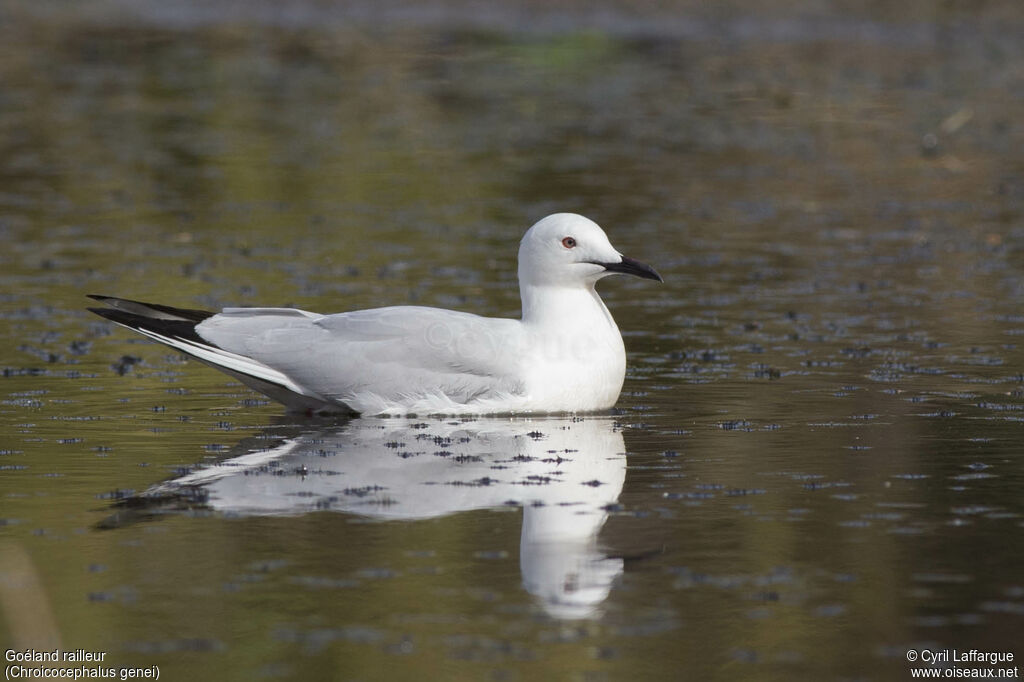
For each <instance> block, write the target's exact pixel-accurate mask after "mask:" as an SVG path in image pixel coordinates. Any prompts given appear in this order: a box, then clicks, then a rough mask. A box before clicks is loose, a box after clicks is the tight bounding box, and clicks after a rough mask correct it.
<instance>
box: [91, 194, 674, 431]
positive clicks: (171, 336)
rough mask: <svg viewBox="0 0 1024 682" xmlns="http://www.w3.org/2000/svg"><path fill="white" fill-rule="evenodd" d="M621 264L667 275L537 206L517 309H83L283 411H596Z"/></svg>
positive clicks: (603, 389)
mask: <svg viewBox="0 0 1024 682" xmlns="http://www.w3.org/2000/svg"><path fill="white" fill-rule="evenodd" d="M616 273H624V274H630V275H636V276H638V277H644V278H646V279H653V280H657V281H659V282H660V281H662V280H661V276H659V275H658V273H657V272H655V271H654V269H653V268H651V267H650V266H648V265H644V264H643V263H640V262H638V261H635V260H633V259H632V258H627V257H625V256H623V255H622V254H621V253H619V252H618V251H616V250H615V248H614V247H612V245H611V243H610V242H609V241H608V237H607V236H606V235H605V233H604V231H603V230H602V229H601V228H600V227H599V226H598V225H597V224H596V223H594V222H593V221H591V220H588V219H587V218H584V217H583V216H579V215H575V214H572V213H556V214H555V215H550V216H548V217H547V218H544V219H543V220H541V221H540V222H538V223H537V224H535V225H534V226H533V227H531V228H530V229H529V230H528V231H527V232H526V235H525V236H523V239H522V242H520V245H519V292H520V297H521V298H522V305H523V314H522V319H519V320H513V319H501V318H491V317H480V316H479V315H472V314H470V313H463V312H456V311H453V310H443V309H440V308H427V307H421V306H392V307H388V308H374V309H371V310H355V311H352V312H347V313H337V314H334V315H320V314H318V313H311V312H306V311H304V310H296V309H293V308H225V309H224V310H222V311H221V312H219V313H212V312H208V311H205V310H189V309H182V308H172V307H169V306H165V305H158V304H151V303H141V302H138V301H130V300H127V299H121V298H113V297H109V296H91V298H94V299H96V300H98V301H102V302H103V303H106V304H107V305H109V306H111V307H110V308H90V310H91V311H93V312H94V313H97V314H98V315H102V316H103V317H105V318H107V319H109V320H112V321H114V322H116V323H118V324H121V325H123V326H125V327H128V328H129V329H134V330H135V331H137V332H140V333H142V334H145V335H146V336H148V337H150V338H152V339H155V340H157V341H160V342H161V343H165V344H167V345H168V346H171V347H172V348H175V349H177V350H179V351H182V352H183V353H187V354H188V355H191V356H193V357H195V358H197V359H198V360H201V361H203V362H205V363H206V364H208V365H211V366H213V367H216V368H217V369H219V370H221V371H222V372H225V373H227V374H229V375H231V376H232V377H234V378H236V379H238V380H239V381H241V382H242V383H243V384H245V385H246V386H249V387H250V388H253V389H255V390H257V391H259V392H261V393H263V394H265V395H267V396H269V397H271V398H273V399H274V400H277V401H279V402H281V403H284V404H285V405H286V406H287V407H288V408H289V409H290V410H296V411H313V412H349V413H357V414H364V415H380V414H392V415H406V414H505V413H513V414H515V413H517V414H535V413H559V412H563V413H564V412H569V413H571V412H591V411H596V410H603V409H607V408H609V407H611V406H612V405H614V404H615V401H616V400H617V399H618V397H619V391H621V390H622V381H623V378H624V377H625V373H626V351H625V348H624V347H623V344H622V335H621V334H620V333H619V328H618V326H616V324H615V320H613V319H612V316H611V313H609V312H608V309H607V308H606V307H605V305H604V302H603V301H602V300H601V297H600V296H598V294H597V292H596V291H595V290H594V285H595V284H596V283H597V281H598V280H599V279H601V278H602V277H605V276H607V275H611V274H616Z"/></svg>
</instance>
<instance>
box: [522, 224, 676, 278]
mask: <svg viewBox="0 0 1024 682" xmlns="http://www.w3.org/2000/svg"><path fill="white" fill-rule="evenodd" d="M614 274H627V275H636V276H637V277H643V278H645V279H654V280H657V281H659V282H661V281H662V279H661V276H660V275H659V274H658V273H657V272H655V271H654V268H652V267H651V266H649V265H645V264H643V263H641V262H639V261H635V260H633V259H632V258H627V257H626V256H623V255H622V254H621V253H619V252H618V251H616V250H615V247H613V246H612V244H611V242H609V241H608V235H606V234H605V233H604V230H602V229H601V227H600V226H599V225H598V224H597V223H595V222H594V221H592V220H589V219H587V218H584V217H583V216H581V215H576V214H575V213H555V214H554V215H549V216H548V217H547V218H544V219H542V220H540V221H539V222H537V224H535V225H534V226H533V227H531V228H530V229H529V230H527V232H526V234H525V235H524V236H523V240H522V241H521V242H520V243H519V282H520V284H529V285H534V286H573V285H577V286H578V285H583V284H590V285H593V283H594V282H596V281H597V280H599V279H601V278H602V277H605V276H607V275H614Z"/></svg>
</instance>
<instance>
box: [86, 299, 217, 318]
mask: <svg viewBox="0 0 1024 682" xmlns="http://www.w3.org/2000/svg"><path fill="white" fill-rule="evenodd" d="M86 296H87V297H88V298H91V299H93V300H94V301H99V302H100V303H105V304H107V305H108V306H110V307H111V308H112V309H114V310H119V311H123V312H125V313H129V314H131V315H134V316H138V317H143V318H152V319H156V320H179V321H186V322H193V323H198V322H202V321H203V320H205V319H207V318H208V317H212V316H213V315H215V314H216V313H212V312H210V311H209V310H196V309H193V308H175V307H173V306H169V305H163V304H161V303H146V302H145V301H134V300H132V299H130V298H118V297H116V296H103V295H100V294H86ZM89 310H92V311H93V312H94V313H96V314H97V315H103V313H100V312H99V311H97V310H95V309H93V308H90V309H89ZM103 316H104V317H107V318H108V319H113V318H110V316H109V315H103Z"/></svg>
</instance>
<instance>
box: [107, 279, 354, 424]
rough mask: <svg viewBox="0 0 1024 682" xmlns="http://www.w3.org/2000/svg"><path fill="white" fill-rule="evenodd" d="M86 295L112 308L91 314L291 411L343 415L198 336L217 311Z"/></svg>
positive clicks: (277, 375)
mask: <svg viewBox="0 0 1024 682" xmlns="http://www.w3.org/2000/svg"><path fill="white" fill-rule="evenodd" d="M88 296H89V298H91V299H93V300H96V301H100V302H101V303H106V304H107V305H108V306H110V307H109V308H89V311H90V312H94V313H96V314H97V315H99V316H100V317H104V318H106V319H108V320H110V321H111V322H116V323H117V324H119V325H121V326H123V327H127V328H128V329H131V330H132V331H136V332H139V333H140V334H143V335H145V336H148V337H149V338H151V339H153V340H154V341H159V342H160V343H162V344H165V345H167V346H170V347H171V348H174V349H176V350H179V351H181V352H182V353H185V354H187V355H190V356H192V357H194V358H196V359H197V360H200V361H202V362H204V363H206V364H207V365H210V366H211V367H214V368H216V369H219V370H220V371H222V372H224V373H225V374H228V375H229V376H232V377H234V378H235V379H238V380H239V381H241V382H242V383H243V384H245V385H246V386H248V387H249V388H251V389H253V390H255V391H259V392H260V393H262V394H264V395H266V396H268V397H270V398H273V399H274V400H277V401H278V402H281V403H284V404H285V405H286V406H287V407H288V409H289V410H297V411H301V412H307V411H312V412H325V411H327V412H337V411H347V410H345V408H344V407H342V406H339V405H335V404H332V403H329V402H327V401H325V400H323V399H322V398H320V396H315V395H310V393H309V392H308V391H306V390H305V389H303V388H302V387H301V386H299V385H298V384H296V383H295V382H293V381H292V380H291V379H290V378H289V377H288V376H287V375H285V374H284V373H283V372H281V371H279V370H276V369H274V368H272V367H268V366H267V365H264V364H263V363H262V362H259V361H258V360H255V359H253V358H250V357H246V356H244V355H238V354H237V353H232V352H230V351H227V350H224V349H223V348H220V347H219V346H217V345H216V344H214V343H211V342H209V341H207V340H206V339H204V338H203V337H202V336H200V335H199V334H198V333H197V332H196V326H197V325H198V324H200V323H202V322H203V321H205V320H207V319H208V318H210V317H213V316H214V315H216V314H217V313H213V312H210V311H208V310H193V309H190V308H173V307H171V306H166V305H160V304H159V303H143V302H142V301H132V300H129V299H127V298H116V297H114V296H98V295H96V294H88Z"/></svg>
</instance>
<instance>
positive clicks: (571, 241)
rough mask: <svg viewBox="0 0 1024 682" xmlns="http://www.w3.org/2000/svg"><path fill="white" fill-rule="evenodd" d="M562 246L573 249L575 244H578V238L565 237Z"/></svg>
mask: <svg viewBox="0 0 1024 682" xmlns="http://www.w3.org/2000/svg"><path fill="white" fill-rule="evenodd" d="M562 246H564V247H565V248H567V249H571V248H573V247H574V246H576V240H575V239H573V238H572V237H566V238H565V239H563V240H562Z"/></svg>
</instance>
